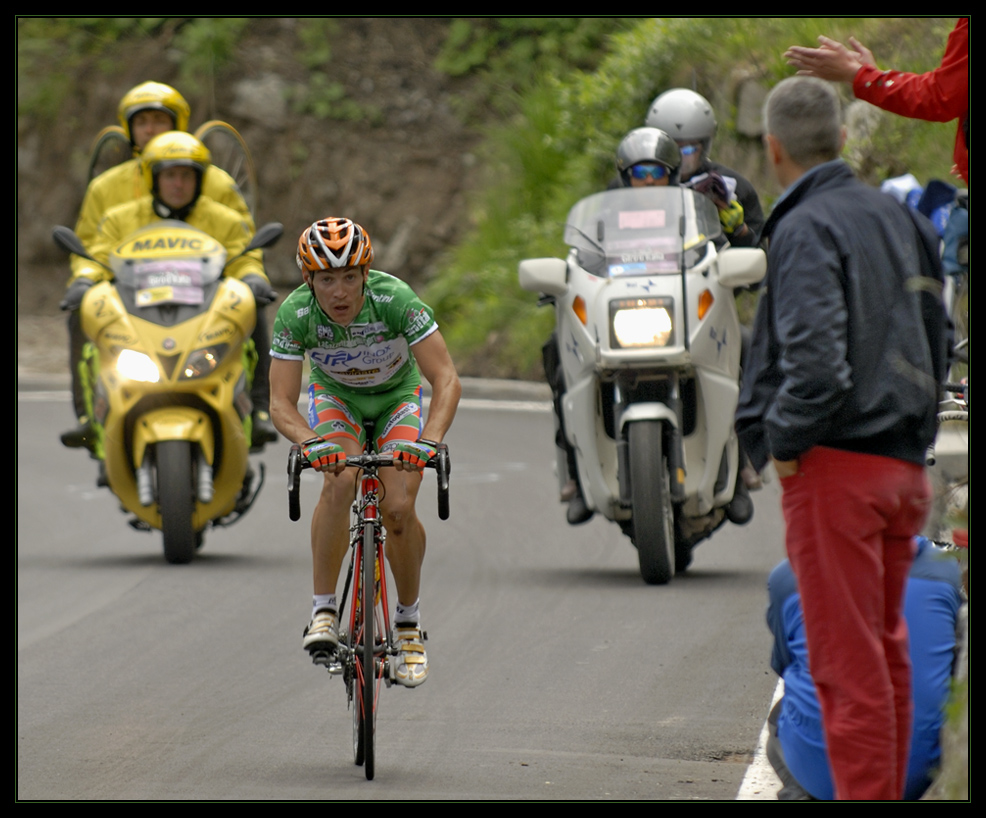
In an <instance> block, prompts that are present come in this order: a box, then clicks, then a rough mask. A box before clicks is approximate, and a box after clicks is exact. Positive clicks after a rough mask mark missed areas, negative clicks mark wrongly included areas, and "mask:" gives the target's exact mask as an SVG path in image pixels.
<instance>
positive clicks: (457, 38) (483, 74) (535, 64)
mask: <svg viewBox="0 0 986 818" xmlns="http://www.w3.org/2000/svg"><path fill="white" fill-rule="evenodd" d="M633 24H634V21H633V20H632V19H625V18H600V17H503V18H493V17H482V18H456V19H454V20H453V21H452V22H451V24H450V25H449V33H448V37H447V38H446V41H445V43H444V45H443V46H442V51H441V54H439V56H438V58H437V59H436V60H435V68H437V69H438V70H439V71H443V72H445V73H446V74H448V75H450V76H452V77H463V76H471V77H473V78H476V77H478V78H479V81H478V82H477V83H475V85H474V86H473V91H472V95H471V96H470V97H467V98H466V97H463V98H460V99H459V103H460V106H461V108H462V113H463V115H464V116H466V117H468V118H472V117H474V116H475V117H476V118H477V119H485V116H486V114H487V113H488V110H489V108H490V107H492V108H493V109H494V110H497V111H499V112H503V113H506V112H509V111H513V110H515V107H514V103H515V101H516V97H515V95H516V93H517V92H519V91H521V90H523V89H525V88H527V87H528V86H529V85H530V80H531V77H532V75H533V74H534V73H540V74H545V75H549V74H564V73H567V72H568V71H571V70H572V68H582V69H586V70H591V69H592V68H594V67H595V65H596V64H597V62H598V60H599V58H600V56H601V55H602V54H603V53H605V52H604V45H605V42H606V40H607V38H608V37H609V36H610V35H611V34H613V33H614V32H617V31H621V30H624V29H626V28H628V27H630V26H632V25H633Z"/></svg>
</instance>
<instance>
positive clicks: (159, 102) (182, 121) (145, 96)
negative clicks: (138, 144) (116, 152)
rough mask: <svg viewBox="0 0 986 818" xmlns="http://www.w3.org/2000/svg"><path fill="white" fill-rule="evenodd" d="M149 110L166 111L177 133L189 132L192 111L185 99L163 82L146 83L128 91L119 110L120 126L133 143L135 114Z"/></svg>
mask: <svg viewBox="0 0 986 818" xmlns="http://www.w3.org/2000/svg"><path fill="white" fill-rule="evenodd" d="M147 110H154V111H164V112H165V113H166V114H169V115H170V116H171V120H172V122H173V123H174V126H175V130H176V131H187V130H188V118H189V116H190V115H191V109H190V108H189V107H188V103H187V102H185V97H183V96H182V95H181V94H179V93H178V92H177V91H176V90H175V89H174V88H172V87H171V86H170V85H165V84H164V83H161V82H144V83H141V84H140V85H138V86H136V87H134V88H131V89H130V90H129V91H127V93H126V94H124V95H123V99H121V100H120V107H119V108H118V109H117V117H118V118H119V120H120V125H121V127H122V128H123V131H124V133H125V134H126V135H127V139H129V140H130V142H131V143H133V141H134V137H133V134H132V133H131V132H130V120H131V119H132V118H133V116H134V114H137V113H140V112H141V111H147Z"/></svg>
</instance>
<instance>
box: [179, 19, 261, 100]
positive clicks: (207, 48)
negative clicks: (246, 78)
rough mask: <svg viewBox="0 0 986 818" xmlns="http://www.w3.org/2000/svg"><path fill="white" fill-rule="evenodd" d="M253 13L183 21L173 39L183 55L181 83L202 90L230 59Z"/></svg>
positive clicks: (186, 86)
mask: <svg viewBox="0 0 986 818" xmlns="http://www.w3.org/2000/svg"><path fill="white" fill-rule="evenodd" d="M249 24H250V18H249V17H193V18H191V19H189V20H187V21H186V22H184V23H182V24H181V25H180V26H179V28H178V31H177V33H176V34H175V38H174V41H173V43H172V45H173V47H174V49H175V50H176V51H177V52H178V53H179V54H180V55H181V60H180V63H181V71H180V76H181V86H182V88H184V89H186V92H187V93H192V92H195V91H201V90H203V89H202V84H203V81H205V80H207V81H208V83H212V82H214V81H215V78H216V75H217V74H218V73H219V72H220V71H221V70H222V68H223V67H224V66H225V65H226V64H227V63H229V62H230V60H231V59H232V57H233V53H234V49H235V47H236V44H237V43H238V42H239V40H240V37H241V36H242V34H243V31H244V29H245V28H246V27H247V26H248V25H249Z"/></svg>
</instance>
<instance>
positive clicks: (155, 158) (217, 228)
mask: <svg viewBox="0 0 986 818" xmlns="http://www.w3.org/2000/svg"><path fill="white" fill-rule="evenodd" d="M210 162H211V156H210V154H209V149H208V148H206V146H205V145H203V144H202V143H201V142H200V141H199V140H198V139H196V138H195V137H194V136H192V135H191V134H189V133H182V132H179V131H168V132H166V133H163V134H160V135H158V136H156V137H154V138H153V139H152V140H151V141H150V142H148V143H147V146H146V147H145V149H144V151H143V154H142V155H141V159H140V163H141V172H142V177H143V179H144V182H145V185H146V188H145V189H146V190H148V191H150V192H149V193H148V194H147V195H145V196H143V197H142V198H140V199H137V200H136V201H133V202H127V203H125V204H121V205H117V206H116V207H112V208H110V210H109V212H107V213H106V214H105V215H104V216H103V218H102V220H101V221H100V223H99V229H98V231H97V234H96V238H95V240H94V242H93V243H92V246H91V247H90V248H89V249H90V254H91V255H92V256H93V258H94V259H96V261H97V262H100V263H101V264H105V263H107V261H108V259H109V254H110V252H111V251H112V250H113V249H114V248H115V247H117V246H118V245H119V244H120V243H121V242H122V241H123V240H124V239H126V237H127V236H129V235H130V234H131V233H134V232H135V231H136V230H138V229H139V228H141V227H144V226H146V225H148V224H152V223H153V222H155V221H159V220H161V219H178V220H181V221H184V222H185V223H186V224H188V225H189V226H191V227H195V228H198V229H199V230H202V231H203V232H205V233H208V234H209V235H210V236H212V237H213V238H214V239H216V240H217V241H218V242H220V243H221V244H222V245H223V246H224V247H225V248H226V252H227V257H228V258H230V259H234V257H235V256H238V255H239V254H240V253H241V252H242V251H243V250H244V248H246V246H247V244H249V242H250V239H251V238H252V237H253V228H252V224H250V223H248V222H247V220H246V219H244V218H243V216H241V215H240V214H239V213H237V212H236V211H235V210H233V209H231V208H229V207H226V206H225V205H222V204H219V203H218V202H215V201H213V200H212V199H210V198H209V197H208V196H205V195H203V194H202V193H201V188H202V179H203V177H204V175H205V172H206V169H207V168H208V167H209V166H210ZM82 262H83V263H82V264H81V265H80V266H79V270H78V273H77V274H76V275H75V276H74V277H73V279H72V284H71V285H70V286H69V292H68V295H67V296H66V299H65V302H63V304H66V302H67V308H69V309H74V310H77V309H78V307H79V304H81V302H82V298H83V296H84V295H85V292H86V290H88V289H89V287H91V286H92V285H93V284H94V283H96V282H97V281H102V280H107V279H109V278H110V273H109V271H108V270H106V269H105V268H103V267H101V266H100V265H99V264H96V263H94V262H93V261H89V260H88V259H83V260H82ZM225 274H226V275H228V276H231V277H233V278H238V279H239V280H240V281H242V282H243V283H244V284H246V285H247V286H248V287H249V288H250V290H251V292H252V293H253V296H254V299H255V300H256V302H257V306H258V310H257V316H258V321H257V325H258V327H259V326H261V325H260V320H259V316H260V315H262V310H261V309H260V308H262V307H263V306H265V305H267V304H269V303H271V302H272V301H273V300H274V298H275V297H276V293H275V292H274V290H273V289H272V288H271V286H270V282H269V281H268V279H267V276H266V275H265V274H264V267H263V257H262V255H261V251H260V250H253V251H251V252H250V253H247V254H246V255H243V256H240V257H239V258H235V260H233V261H232V262H231V263H230V265H229V267H227V268H226V271H225ZM261 333H262V334H261V337H260V338H258V337H257V336H258V332H257V330H256V329H255V330H254V343H255V344H258V343H260V341H263V342H264V343H266V344H268V346H269V344H270V340H269V335H267V328H266V326H263V327H261ZM257 353H258V357H259V360H258V364H257V370H256V373H255V375H256V374H260V370H261V368H263V369H264V370H265V371H264V373H263V374H265V375H266V374H269V369H270V364H269V357H268V356H269V349H268V350H267V355H263V353H261V350H260V349H258V350H257ZM256 381H257V378H256V377H255V380H254V387H256ZM264 381H265V387H266V391H265V394H264V395H263V398H262V399H263V400H265V403H264V404H263V407H262V409H263V411H264V414H265V415H266V411H267V407H268V406H269V403H268V402H269V400H270V398H269V394H270V393H269V380H268V379H267V378H265V379H264ZM251 397H253V399H254V400H256V388H254V390H253V395H252V396H251ZM257 411H258V410H257V406H256V404H255V405H254V417H255V418H256V417H257ZM268 422H269V421H268ZM67 435H68V433H66V435H63V436H62V442H63V443H65V444H66V445H71V444H70V443H69V442H68V441H66V439H65V438H66V436H67ZM266 442H269V438H268V439H264V438H261V439H260V440H259V441H258V436H257V433H256V431H255V432H254V438H253V445H254V446H259V445H262V444H263V443H266ZM79 445H86V443H85V442H83V443H81V444H79Z"/></svg>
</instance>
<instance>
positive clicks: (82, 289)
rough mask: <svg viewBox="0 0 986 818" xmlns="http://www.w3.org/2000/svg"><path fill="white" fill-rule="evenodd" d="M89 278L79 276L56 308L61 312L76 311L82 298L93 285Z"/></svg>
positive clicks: (80, 304)
mask: <svg viewBox="0 0 986 818" xmlns="http://www.w3.org/2000/svg"><path fill="white" fill-rule="evenodd" d="M95 283H96V282H94V281H93V280H92V279H91V278H86V277H85V276H80V277H79V278H77V279H76V280H75V281H73V282H72V283H71V284H70V285H69V288H68V292H67V293H65V298H63V299H62V301H61V303H60V304H59V305H58V308H59V309H61V310H77V309H79V307H80V306H82V298H83V296H84V295H85V294H86V290H88V289H89V288H90V287H91V286H92V285H93V284H95Z"/></svg>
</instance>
